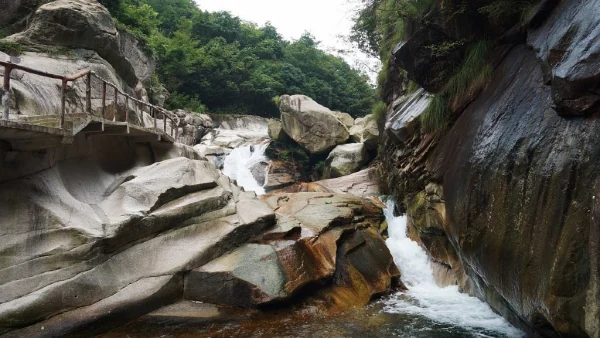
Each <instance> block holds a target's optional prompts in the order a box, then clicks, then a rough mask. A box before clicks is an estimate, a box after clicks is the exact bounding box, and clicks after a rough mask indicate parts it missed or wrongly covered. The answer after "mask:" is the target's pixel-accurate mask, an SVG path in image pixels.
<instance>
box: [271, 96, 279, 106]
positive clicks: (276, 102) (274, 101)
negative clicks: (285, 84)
mask: <svg viewBox="0 0 600 338" xmlns="http://www.w3.org/2000/svg"><path fill="white" fill-rule="evenodd" d="M271 101H273V104H274V105H275V106H276V107H277V108H279V104H280V103H281V97H280V96H279V95H278V96H273V98H272V99H271Z"/></svg>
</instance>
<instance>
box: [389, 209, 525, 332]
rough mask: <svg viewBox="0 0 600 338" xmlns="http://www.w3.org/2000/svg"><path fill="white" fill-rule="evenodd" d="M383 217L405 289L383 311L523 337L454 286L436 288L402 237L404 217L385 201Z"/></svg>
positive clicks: (418, 252) (419, 252)
mask: <svg viewBox="0 0 600 338" xmlns="http://www.w3.org/2000/svg"><path fill="white" fill-rule="evenodd" d="M385 217H386V220H387V222H388V233H389V236H390V237H389V239H388V240H387V241H386V244H387V246H388V247H389V249H390V251H391V253H392V255H393V257H394V262H395V263H396V265H398V268H399V269H400V272H401V274H402V281H403V282H404V284H405V285H406V287H407V288H408V291H406V292H400V293H397V294H395V295H393V296H392V297H391V298H390V299H388V300H386V302H385V307H384V311H385V312H388V313H405V314H413V315H420V316H424V317H426V318H428V319H430V320H433V321H435V322H439V323H443V324H449V325H455V326H459V327H463V328H465V329H468V330H471V331H475V332H476V333H477V335H478V336H486V335H485V332H492V333H495V334H502V335H504V336H506V337H523V336H524V334H523V333H522V332H521V331H519V330H518V329H516V328H515V327H513V326H512V325H510V324H509V323H508V322H507V321H506V320H505V319H504V318H503V317H501V316H499V315H498V314H496V313H495V312H494V311H493V310H492V309H491V308H490V307H489V305H487V304H486V303H484V302H482V301H481V300H479V299H478V298H475V297H470V296H469V295H467V294H464V293H461V292H459V290H458V286H449V287H445V288H441V287H439V286H438V285H437V284H436V283H435V280H434V277H433V271H432V268H431V265H430V261H429V258H428V256H427V253H426V252H425V250H423V249H422V248H421V247H420V246H419V245H418V244H417V243H416V242H414V241H412V240H411V239H410V238H408V237H407V236H406V228H407V218H406V216H399V217H394V202H393V201H391V200H388V201H387V206H386V209H385Z"/></svg>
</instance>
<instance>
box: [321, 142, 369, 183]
mask: <svg viewBox="0 0 600 338" xmlns="http://www.w3.org/2000/svg"><path fill="white" fill-rule="evenodd" d="M368 160H369V155H368V154H367V147H366V146H365V144H364V143H349V144H343V145H340V146H337V147H335V149H333V150H332V151H331V153H329V156H328V157H327V160H326V161H325V170H324V172H323V177H325V178H335V177H341V176H346V175H350V174H352V173H355V172H357V171H358V170H360V168H362V166H364V165H365V164H366V163H367V161H368Z"/></svg>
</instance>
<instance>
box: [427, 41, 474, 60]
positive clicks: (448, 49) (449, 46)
mask: <svg viewBox="0 0 600 338" xmlns="http://www.w3.org/2000/svg"><path fill="white" fill-rule="evenodd" d="M464 43H465V41H464V40H460V41H444V42H442V43H440V44H435V45H429V46H425V48H427V49H429V51H430V52H431V55H433V56H435V57H444V56H447V55H448V54H450V53H452V52H454V51H455V50H457V49H458V48H460V47H461V46H462V45H464Z"/></svg>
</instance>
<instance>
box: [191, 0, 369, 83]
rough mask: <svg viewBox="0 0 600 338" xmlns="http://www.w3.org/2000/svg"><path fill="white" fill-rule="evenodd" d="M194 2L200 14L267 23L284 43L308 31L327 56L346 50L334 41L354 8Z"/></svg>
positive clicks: (283, 1) (340, 1)
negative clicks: (217, 13) (220, 13)
mask: <svg viewBox="0 0 600 338" xmlns="http://www.w3.org/2000/svg"><path fill="white" fill-rule="evenodd" d="M195 1H196V3H198V5H199V6H200V8H202V9H203V10H208V11H211V12H214V11H228V12H231V13H232V14H233V15H235V16H239V17H240V18H242V19H243V20H246V21H252V22H255V23H257V24H258V25H260V26H262V25H264V24H265V23H266V22H267V21H270V22H271V24H272V25H273V26H275V27H276V28H277V30H278V31H279V33H280V34H281V35H283V37H284V38H285V39H287V40H295V39H298V38H299V37H300V36H301V35H302V33H304V32H305V31H309V32H310V33H311V34H312V35H314V36H315V38H316V39H317V40H318V41H321V49H324V50H326V51H329V52H334V51H335V50H338V49H346V50H348V49H349V46H348V45H346V44H344V42H343V41H342V40H340V39H339V38H338V36H339V35H348V33H349V32H350V28H351V27H352V17H353V7H354V5H352V4H351V3H349V0H303V1H297V0H293V1H292V0H195ZM344 58H345V59H346V60H347V61H348V63H350V64H356V63H357V62H358V63H361V64H363V63H365V62H367V63H368V64H369V66H370V68H377V67H378V61H377V60H373V59H369V58H367V57H366V56H365V55H362V54H361V53H357V52H355V53H353V54H352V55H348V56H344ZM361 68H362V67H361ZM375 70H376V69H375ZM370 75H373V74H370Z"/></svg>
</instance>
